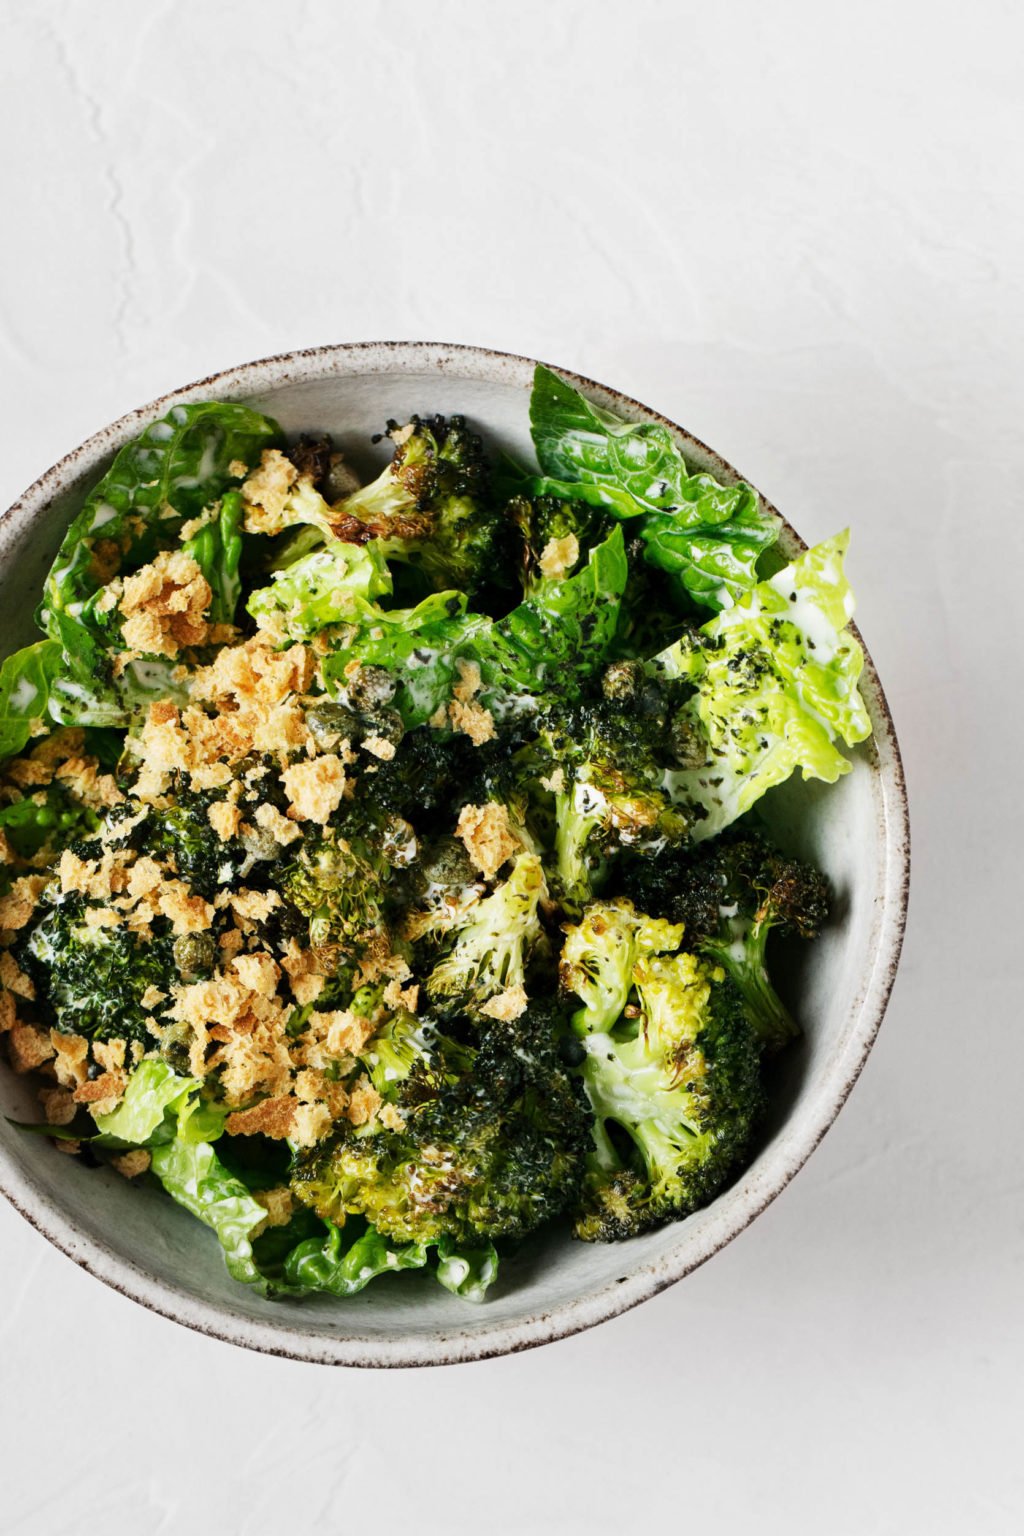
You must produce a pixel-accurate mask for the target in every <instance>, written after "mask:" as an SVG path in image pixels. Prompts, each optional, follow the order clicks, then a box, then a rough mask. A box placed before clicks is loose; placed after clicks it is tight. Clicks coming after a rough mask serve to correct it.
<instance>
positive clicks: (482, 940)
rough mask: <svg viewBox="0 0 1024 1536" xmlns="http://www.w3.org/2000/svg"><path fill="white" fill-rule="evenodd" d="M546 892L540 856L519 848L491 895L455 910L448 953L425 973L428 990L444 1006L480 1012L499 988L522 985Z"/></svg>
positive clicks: (538, 937) (540, 933) (538, 936)
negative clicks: (506, 874) (502, 878)
mask: <svg viewBox="0 0 1024 1536" xmlns="http://www.w3.org/2000/svg"><path fill="white" fill-rule="evenodd" d="M546 895H547V886H546V884H545V881H544V871H543V869H542V867H541V862H540V859H539V858H538V857H537V855H536V854H533V853H521V854H519V855H518V856H517V858H516V859H515V862H514V863H513V865H512V870H511V873H510V874H509V876H508V879H507V880H505V881H503V882H502V884H500V885H499V886H498V887H497V888H496V890H494V891H493V892H492V893H491V895H489V896H483V897H480V898H479V899H478V900H476V901H471V902H469V903H468V904H466V905H464V906H463V907H462V910H461V911H458V912H457V914H456V916H455V920H454V923H453V924H452V927H451V929H450V934H454V939H451V938H449V947H448V949H447V952H446V953H445V954H444V955H443V956H442V958H441V959H440V960H439V961H438V962H437V964H436V965H435V966H434V968H433V970H432V971H431V972H430V974H429V976H428V977H427V982H426V988H427V994H428V996H429V997H430V999H431V1001H432V1002H433V1003H434V1004H435V1005H436V1006H438V1007H440V1008H442V1009H444V1010H445V1011H449V1012H450V1011H452V1010H456V1011H459V1012H463V1011H469V1012H471V1013H475V1012H478V1011H479V1010H480V1009H481V1008H482V1007H484V1005H485V1004H486V1003H488V1002H489V1001H490V1000H491V999H492V998H494V997H496V996H497V995H498V993H500V992H504V991H507V990H509V989H511V988H513V987H522V986H523V985H524V983H525V980H526V972H527V966H528V964H529V962H530V959H531V956H532V954H533V952H534V951H535V950H536V949H537V948H538V946H539V945H541V944H542V941H543V940H544V937H545V936H544V930H543V928H542V927H541V922H540V915H539V912H538V908H539V905H540V902H541V900H542V899H543V898H544V897H546Z"/></svg>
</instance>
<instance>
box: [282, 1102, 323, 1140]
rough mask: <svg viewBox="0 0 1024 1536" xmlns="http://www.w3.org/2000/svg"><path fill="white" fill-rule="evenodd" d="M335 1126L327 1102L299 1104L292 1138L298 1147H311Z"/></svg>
mask: <svg viewBox="0 0 1024 1536" xmlns="http://www.w3.org/2000/svg"><path fill="white" fill-rule="evenodd" d="M333 1127H334V1121H333V1120H332V1119H331V1112H330V1110H329V1109H328V1108H327V1105H326V1104H297V1106H296V1109H295V1122H294V1125H293V1127H292V1137H291V1139H292V1141H294V1143H295V1145H296V1146H298V1147H311V1146H313V1145H314V1143H315V1142H318V1141H322V1140H323V1138H324V1137H325V1136H328V1135H329V1134H330V1132H331V1130H332V1129H333Z"/></svg>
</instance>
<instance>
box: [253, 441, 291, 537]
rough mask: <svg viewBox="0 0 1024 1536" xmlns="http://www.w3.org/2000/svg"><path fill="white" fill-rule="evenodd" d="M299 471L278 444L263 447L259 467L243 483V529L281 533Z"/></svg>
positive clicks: (254, 531)
mask: <svg viewBox="0 0 1024 1536" xmlns="http://www.w3.org/2000/svg"><path fill="white" fill-rule="evenodd" d="M298 478H299V472H298V470H297V469H296V468H295V465H294V464H293V463H292V461H291V459H289V458H288V457H287V456H286V455H285V454H283V453H282V452H281V450H280V448H265V449H264V450H263V454H262V457H261V458H260V463H259V468H258V469H254V470H253V472H252V474H251V475H250V476H249V477H248V479H247V480H246V481H245V484H244V485H243V486H242V500H243V501H244V502H245V531H246V533H266V534H271V535H273V534H275V533H282V532H283V531H284V529H285V527H286V526H287V523H286V522H285V517H284V512H285V507H286V505H287V501H288V496H289V493H290V491H291V489H292V487H293V485H294V484H295V482H296V480H298Z"/></svg>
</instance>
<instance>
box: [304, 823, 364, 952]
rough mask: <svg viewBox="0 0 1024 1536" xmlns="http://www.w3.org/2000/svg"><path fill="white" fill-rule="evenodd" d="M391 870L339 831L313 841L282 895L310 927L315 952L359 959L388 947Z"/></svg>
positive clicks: (307, 843) (357, 840) (356, 840)
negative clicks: (331, 949)
mask: <svg viewBox="0 0 1024 1536" xmlns="http://www.w3.org/2000/svg"><path fill="white" fill-rule="evenodd" d="M389 875H390V866H389V864H388V862H387V860H386V859H385V858H384V856H383V854H381V853H378V852H375V851H374V850H373V849H371V848H370V847H369V845H368V844H367V843H366V842H365V841H363V840H362V839H360V838H355V837H353V838H351V839H349V838H345V837H342V836H341V835H340V834H339V833H337V832H334V831H333V830H328V831H326V832H323V833H320V834H315V835H313V836H310V837H308V838H307V839H306V840H305V841H304V842H303V844H302V846H301V848H300V849H299V852H298V855H297V857H296V858H295V859H293V860H292V861H291V863H289V864H288V865H287V866H286V868H285V869H284V870H283V871H282V872H281V874H280V876H279V883H280V888H281V891H282V894H283V895H284V896H285V898H286V899H287V900H288V901H289V902H290V903H291V904H292V906H293V907H295V908H297V910H298V911H299V912H300V913H301V914H302V916H303V917H305V918H306V919H307V920H308V922H309V943H310V945H311V947H313V948H314V949H316V948H322V947H324V946H326V945H336V946H337V947H338V949H339V951H340V952H341V953H342V954H344V955H359V954H362V953H364V952H366V951H367V950H368V949H370V948H376V947H378V946H379V945H380V944H381V943H382V942H384V941H387V938H388V931H387V921H386V917H385V904H386V900H387V896H386V891H385V885H386V883H387V880H388V877H389Z"/></svg>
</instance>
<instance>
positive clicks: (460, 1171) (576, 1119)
mask: <svg viewBox="0 0 1024 1536" xmlns="http://www.w3.org/2000/svg"><path fill="white" fill-rule="evenodd" d="M561 1029H562V1026H561V1021H560V1019H559V1017H558V1015H557V1014H556V1013H555V1012H554V1011H553V1010H551V1009H550V1008H547V1007H541V1006H535V1007H531V1008H530V1009H528V1010H527V1012H526V1013H524V1014H523V1015H521V1016H520V1017H519V1018H518V1019H516V1020H515V1022H514V1024H511V1025H509V1024H502V1023H499V1022H494V1023H492V1024H490V1025H489V1027H488V1028H487V1029H486V1030H485V1031H484V1032H483V1033H482V1034H481V1035H480V1036H479V1040H478V1043H475V1044H474V1045H472V1046H464V1045H461V1044H458V1043H456V1042H455V1041H454V1040H452V1039H450V1038H447V1037H445V1036H444V1035H442V1034H440V1033H439V1032H438V1031H437V1030H436V1029H431V1028H430V1027H428V1026H425V1025H423V1024H421V1023H419V1022H413V1021H407V1022H406V1023H405V1024H404V1026H402V1028H400V1030H399V1031H398V1033H397V1036H396V1035H395V1033H394V1032H393V1033H392V1034H391V1036H387V1037H383V1038H382V1037H378V1038H377V1039H376V1040H375V1041H374V1042H373V1044H372V1046H371V1047H369V1048H368V1053H367V1060H368V1063H369V1065H370V1069H371V1072H372V1073H373V1077H374V1083H375V1086H377V1088H378V1091H380V1092H381V1093H382V1095H383V1097H384V1099H385V1103H386V1104H387V1105H388V1106H389V1108H390V1110H391V1113H390V1114H389V1115H388V1117H387V1118H388V1120H389V1122H390V1124H389V1125H385V1124H383V1122H382V1120H381V1119H380V1118H378V1120H377V1121H376V1122H373V1123H372V1124H371V1125H370V1126H368V1127H361V1128H358V1129H357V1128H354V1127H345V1129H344V1130H343V1132H342V1134H341V1136H340V1137H339V1138H338V1139H337V1140H335V1141H333V1142H330V1143H328V1144H326V1145H325V1146H323V1147H322V1148H317V1149H316V1150H315V1151H314V1152H312V1153H310V1154H308V1155H306V1156H305V1157H304V1158H302V1159H301V1160H300V1162H299V1164H298V1166H297V1168H296V1171H295V1173H294V1176H293V1180H292V1187H293V1189H294V1191H295V1193H296V1194H297V1195H298V1196H299V1198H300V1199H301V1200H303V1201H304V1202H305V1203H306V1204H308V1205H311V1206H312V1207H313V1208H314V1209H315V1210H316V1211H317V1213H318V1214H319V1215H321V1216H322V1217H324V1218H325V1219H326V1220H329V1221H333V1222H335V1223H339V1224H340V1223H342V1222H344V1220H345V1218H346V1216H365V1217H366V1218H367V1219H368V1220H369V1221H372V1222H373V1224H374V1226H375V1227H376V1229H377V1231H378V1232H381V1233H382V1234H384V1235H385V1236H386V1237H389V1238H392V1239H394V1240H396V1241H399V1242H414V1241H419V1242H436V1241H438V1240H439V1239H441V1238H443V1237H444V1236H446V1235H448V1236H451V1237H454V1238H457V1239H460V1240H472V1239H473V1238H478V1237H483V1238H496V1237H518V1236H522V1235H523V1234H524V1233H526V1232H530V1231H532V1230H533V1229H534V1228H535V1227H537V1226H539V1225H540V1224H541V1223H542V1222H544V1221H547V1220H548V1219H549V1218H551V1217H553V1216H557V1215H560V1214H561V1213H563V1212H564V1211H566V1210H567V1209H569V1208H571V1207H572V1206H573V1205H574V1204H575V1202H576V1201H577V1199H578V1197H579V1190H580V1185H581V1180H582V1177H583V1171H584V1163H585V1157H586V1152H587V1146H588V1139H589V1130H588V1121H587V1112H586V1104H585V1100H584V1098H583V1095H582V1093H581V1091H580V1088H579V1084H578V1082H576V1081H575V1080H574V1079H573V1078H572V1077H571V1076H570V1074H569V1073H568V1072H567V1070H566V1068H565V1066H564V1065H563V1062H562V1046H561Z"/></svg>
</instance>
